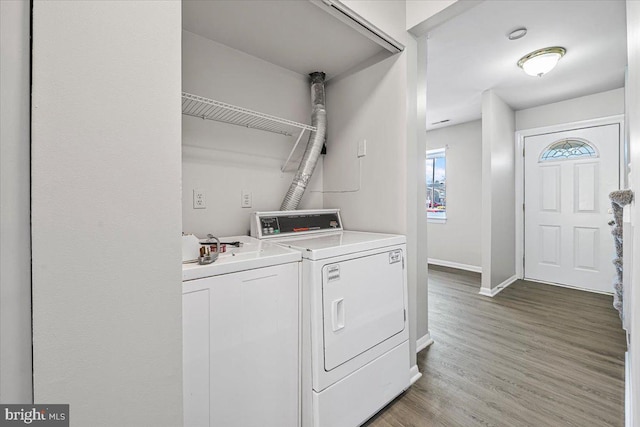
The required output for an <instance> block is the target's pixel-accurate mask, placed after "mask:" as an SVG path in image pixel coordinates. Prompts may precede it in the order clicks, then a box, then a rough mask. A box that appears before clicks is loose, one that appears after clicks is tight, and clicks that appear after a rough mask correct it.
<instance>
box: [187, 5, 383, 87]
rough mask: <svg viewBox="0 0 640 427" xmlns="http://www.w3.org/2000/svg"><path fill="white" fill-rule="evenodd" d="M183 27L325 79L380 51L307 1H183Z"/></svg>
mask: <svg viewBox="0 0 640 427" xmlns="http://www.w3.org/2000/svg"><path fill="white" fill-rule="evenodd" d="M182 28H184V29H185V30H187V31H190V32H192V33H195V34H198V35H200V36H202V37H205V38H207V39H209V40H213V41H216V42H219V43H222V44H224V45H227V46H229V47H232V48H234V49H237V50H240V51H242V52H245V53H248V54H250V55H253V56H255V57H258V58H261V59H264V60H265V61H268V62H271V63H272V64H276V65H279V66H281V67H283V68H286V69H288V70H292V71H295V72H297V73H300V74H305V75H306V74H309V73H311V72H314V71H324V72H325V73H326V74H327V79H330V78H331V77H333V76H336V75H338V74H341V73H342V72H344V71H347V70H349V69H351V68H353V67H354V66H356V65H358V64H360V63H362V62H363V61H364V60H366V59H368V58H371V57H373V56H374V55H376V54H378V53H380V52H386V50H385V49H384V48H382V47H381V46H380V45H378V44H377V43H375V42H373V41H371V40H369V39H368V38H366V37H365V36H363V35H362V34H360V33H359V32H357V31H356V30H354V29H353V28H350V27H349V26H347V25H345V24H344V23H342V22H340V21H339V20H338V19H336V18H335V17H333V16H331V15H330V14H328V13H327V12H325V11H324V10H322V9H321V8H319V7H318V6H316V5H314V4H312V3H311V2H309V1H306V0H305V1H301V0H298V1H291V0H271V1H264V0H243V1H234V0H231V1H228V0H227V1H223V0H218V1H194V0H191V1H183V2H182Z"/></svg>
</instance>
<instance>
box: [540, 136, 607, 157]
mask: <svg viewBox="0 0 640 427" xmlns="http://www.w3.org/2000/svg"><path fill="white" fill-rule="evenodd" d="M581 157H598V152H597V151H596V149H595V147H593V146H592V145H591V144H589V141H587V140H586V139H582V138H565V139H561V140H560V141H556V142H554V143H553V144H551V145H549V146H548V147H547V148H545V149H544V150H543V151H542V154H540V160H539V161H540V162H550V161H556V160H573V159H577V158H581Z"/></svg>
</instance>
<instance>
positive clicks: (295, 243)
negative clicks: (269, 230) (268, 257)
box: [276, 231, 407, 260]
mask: <svg viewBox="0 0 640 427" xmlns="http://www.w3.org/2000/svg"><path fill="white" fill-rule="evenodd" d="M276 241H277V242H278V243H279V244H281V245H284V246H287V247H289V248H291V249H296V250H298V251H300V252H301V253H302V257H303V258H305V259H310V260H319V259H324V258H330V257H334V256H341V255H348V254H353V253H357V252H363V251H368V250H372V249H379V248H384V247H387V246H394V245H401V244H404V243H406V242H407V239H406V237H405V236H402V235H399V234H382V233H366V232H361V231H342V232H336V233H331V234H328V233H325V234H322V235H316V236H305V237H302V236H301V237H298V238H296V237H291V238H282V239H277V240H276Z"/></svg>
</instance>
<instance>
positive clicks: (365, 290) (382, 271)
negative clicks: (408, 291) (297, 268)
mask: <svg viewBox="0 0 640 427" xmlns="http://www.w3.org/2000/svg"><path fill="white" fill-rule="evenodd" d="M403 256H404V254H403V253H402V250H400V249H395V250H392V251H389V252H383V253H379V254H375V255H369V256H365V257H362V258H355V259H350V260H347V261H343V262H339V263H335V264H328V265H325V266H324V267H323V269H322V299H323V315H324V319H323V326H324V369H325V371H330V370H332V369H334V368H336V367H337V366H340V365H341V364H343V363H345V362H347V361H348V360H350V359H352V358H354V357H356V356H358V355H359V354H361V353H363V352H365V351H367V350H368V349H370V348H372V347H374V346H376V345H377V344H379V343H381V342H382V341H384V340H386V339H387V338H389V337H391V336H393V335H395V334H397V333H399V332H401V331H402V330H404V328H405V306H404V288H405V286H404V277H405V276H404V271H403V270H404V267H403V261H402V258H403Z"/></svg>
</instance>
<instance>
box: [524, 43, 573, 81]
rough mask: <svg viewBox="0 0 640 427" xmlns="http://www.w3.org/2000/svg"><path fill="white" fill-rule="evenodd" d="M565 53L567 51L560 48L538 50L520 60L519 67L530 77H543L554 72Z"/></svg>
mask: <svg viewBox="0 0 640 427" xmlns="http://www.w3.org/2000/svg"><path fill="white" fill-rule="evenodd" d="M565 53H567V50H566V49H565V48H563V47H559V46H554V47H545V48H544V49H538V50H536V51H533V52H531V53H529V54H527V55H525V56H523V57H522V58H520V60H519V61H518V67H520V68H522V69H523V70H524V72H525V73H527V74H529V75H530V76H538V77H542V76H543V75H544V74H546V73H548V72H549V71H551V70H553V68H554V67H555V66H556V65H557V64H558V61H559V60H560V58H562V57H563V56H564V54H565Z"/></svg>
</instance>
